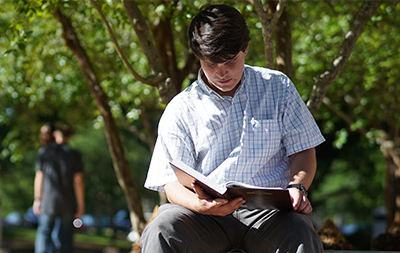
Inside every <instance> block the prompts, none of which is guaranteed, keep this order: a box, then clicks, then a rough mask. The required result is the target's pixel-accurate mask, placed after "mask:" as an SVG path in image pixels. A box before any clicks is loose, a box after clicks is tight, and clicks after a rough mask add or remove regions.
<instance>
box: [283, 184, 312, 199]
mask: <svg viewBox="0 0 400 253" xmlns="http://www.w3.org/2000/svg"><path fill="white" fill-rule="evenodd" d="M288 188H297V189H299V190H300V191H301V192H302V193H303V194H304V195H305V196H306V197H307V196H308V192H307V189H306V187H304V185H302V184H290V185H288V186H287V187H286V189H288Z"/></svg>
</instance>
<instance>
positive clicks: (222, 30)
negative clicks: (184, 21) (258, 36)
mask: <svg viewBox="0 0 400 253" xmlns="http://www.w3.org/2000/svg"><path fill="white" fill-rule="evenodd" d="M189 41H190V48H191V49H192V51H193V53H194V54H195V55H196V56H197V58H199V59H202V60H209V61H211V62H212V63H223V62H226V61H228V60H231V59H233V58H234V57H235V56H236V55H237V54H238V53H239V52H240V51H243V52H244V51H245V50H246V48H247V46H248V43H249V41H250V31H249V29H248V28H247V24H246V21H245V19H244V17H243V16H242V14H240V12H239V11H238V10H236V9H235V8H233V7H230V6H227V5H210V6H203V7H202V8H201V9H200V12H199V13H198V14H197V15H196V16H195V17H194V18H193V20H192V22H191V23H190V27H189Z"/></svg>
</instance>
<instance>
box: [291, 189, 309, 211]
mask: <svg viewBox="0 0 400 253" xmlns="http://www.w3.org/2000/svg"><path fill="white" fill-rule="evenodd" d="M288 191H289V195H290V198H291V199H292V206H293V211H295V212H297V213H301V214H308V213H311V211H312V206H311V203H310V201H309V200H308V198H307V197H306V196H305V195H304V194H303V193H302V192H301V191H300V190H299V189H297V188H289V189H288Z"/></svg>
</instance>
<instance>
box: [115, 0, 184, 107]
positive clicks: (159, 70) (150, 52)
mask: <svg viewBox="0 0 400 253" xmlns="http://www.w3.org/2000/svg"><path fill="white" fill-rule="evenodd" d="M122 3H123V4H124V7H125V10H126V13H127V15H128V18H129V21H130V23H131V25H132V27H133V29H134V30H135V32H136V35H137V36H138V39H139V43H140V46H141V48H142V50H143V53H144V54H145V55H146V58H147V61H148V63H149V68H150V70H151V72H152V75H153V77H154V80H153V82H154V86H157V87H158V91H159V93H160V99H161V101H162V102H163V103H165V104H167V103H168V102H169V101H170V100H171V99H172V98H173V97H174V96H175V95H176V94H177V91H176V89H175V86H174V85H173V84H172V82H171V78H169V77H168V76H167V74H166V72H165V70H164V69H163V67H162V64H161V61H160V59H159V56H158V54H157V51H156V48H155V46H154V44H153V41H152V38H151V34H150V29H149V26H148V25H147V22H146V20H145V19H144V17H143V15H142V13H141V12H140V10H139V7H138V6H137V4H136V1H132V0H122Z"/></svg>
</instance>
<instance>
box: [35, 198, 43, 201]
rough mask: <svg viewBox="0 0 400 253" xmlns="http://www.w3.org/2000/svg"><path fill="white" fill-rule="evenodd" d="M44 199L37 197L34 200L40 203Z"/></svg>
mask: <svg viewBox="0 0 400 253" xmlns="http://www.w3.org/2000/svg"><path fill="white" fill-rule="evenodd" d="M41 199H42V198H41V197H35V198H34V200H35V201H40V200H41Z"/></svg>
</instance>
